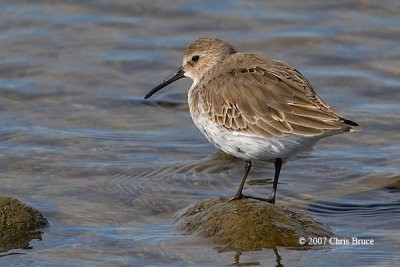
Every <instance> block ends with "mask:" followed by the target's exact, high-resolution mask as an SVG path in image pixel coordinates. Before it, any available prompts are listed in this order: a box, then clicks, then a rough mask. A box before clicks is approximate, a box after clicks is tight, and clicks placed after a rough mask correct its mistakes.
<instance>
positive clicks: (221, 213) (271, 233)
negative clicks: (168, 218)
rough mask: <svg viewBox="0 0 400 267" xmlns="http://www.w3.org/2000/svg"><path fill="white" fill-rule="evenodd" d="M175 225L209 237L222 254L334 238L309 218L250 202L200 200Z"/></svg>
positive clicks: (245, 200)
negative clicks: (302, 240)
mask: <svg viewBox="0 0 400 267" xmlns="http://www.w3.org/2000/svg"><path fill="white" fill-rule="evenodd" d="M176 222H177V225H178V228H179V229H180V230H182V231H184V232H186V233H188V234H197V235H200V236H203V237H206V238H210V239H211V240H212V241H213V242H215V243H216V244H217V245H218V246H219V247H218V248H219V250H223V251H227V250H235V251H250V250H260V249H262V248H274V247H276V246H284V247H301V245H300V244H299V238H300V237H305V238H307V237H329V236H332V235H333V233H332V231H331V230H330V229H329V227H327V226H325V225H323V224H322V223H320V222H318V221H316V220H314V219H313V218H311V217H310V216H307V215H305V214H303V213H298V212H293V211H291V210H289V209H287V208H284V207H282V206H280V205H279V204H276V205H272V204H270V203H266V202H261V201H257V200H251V199H242V200H238V201H231V202H228V201H226V200H203V201H199V202H197V203H195V204H194V205H192V206H190V207H188V208H186V209H184V210H182V211H180V212H179V213H178V214H177V217H176Z"/></svg>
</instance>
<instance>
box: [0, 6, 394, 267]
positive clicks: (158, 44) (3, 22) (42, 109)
mask: <svg viewBox="0 0 400 267" xmlns="http://www.w3.org/2000/svg"><path fill="white" fill-rule="evenodd" d="M398 14H400V5H399V3H398V1H384V2H374V1H361V0H360V1H323V2H322V1H306V2H304V1H301V2H299V1H284V2H281V1H268V3H267V2H264V1H255V0H253V1H218V2H212V1H174V2H165V1H127V0H118V1H2V2H1V3H0V41H1V45H0V125H1V126H0V148H1V150H0V151H1V152H0V171H1V179H0V195H2V196H11V197H15V198H18V199H20V200H22V201H23V202H25V203H27V204H30V205H32V206H34V207H36V208H38V209H39V210H40V211H42V212H43V213H44V215H45V217H46V218H47V219H48V220H49V222H50V224H51V226H50V227H49V228H47V229H45V230H44V235H43V239H42V240H41V241H39V240H33V241H31V247H32V249H30V250H21V249H15V250H12V251H8V252H5V253H3V254H1V256H2V257H0V263H1V265H2V266H7V265H31V266H34V265H37V266H44V265H49V266H54V265H62V266H76V265H81V266H110V265H117V266H131V265H133V266H143V265H153V266H154V265H174V266H185V265H198V266H204V265H219V266H223V265H230V264H232V265H248V266H254V265H261V266H274V265H278V264H282V265H284V266H302V265H304V266H309V265H313V266H337V265H363V266H368V265H369V266H396V265H399V264H400V253H399V251H400V234H399V228H400V227H399V223H398V222H399V219H400V198H399V193H400V189H399V188H400V160H399V159H400V131H399V130H400V108H399V100H400V90H399V89H400V48H399V42H400V39H399V36H400V17H399V15H398ZM203 35H213V36H217V37H219V38H222V39H225V40H227V41H229V42H231V43H232V44H233V45H234V46H235V47H236V48H237V50H239V51H247V52H254V53H258V54H262V55H264V56H268V57H272V58H276V59H280V60H283V61H286V62H289V63H290V64H292V65H294V66H296V67H297V68H298V69H299V70H300V71H301V72H302V73H303V74H305V76H307V77H308V78H309V80H310V81H311V84H312V85H313V87H314V88H315V89H316V91H317V92H318V93H319V95H320V96H321V97H322V98H323V99H324V100H326V102H328V103H329V104H330V105H331V106H333V107H334V108H335V109H336V110H338V111H339V112H340V113H342V114H344V115H346V116H348V117H349V118H351V119H353V120H355V121H357V122H358V123H359V124H360V125H361V128H362V129H363V131H362V132H358V133H353V134H346V135H340V136H335V137H331V138H327V139H324V140H322V141H321V142H319V143H318V144H317V145H316V146H315V147H314V149H313V150H312V151H310V152H307V153H304V154H301V155H298V156H296V157H295V158H294V159H293V160H292V161H290V162H288V163H287V164H285V165H284V167H283V170H282V173H281V183H280V185H279V190H278V200H277V201H278V202H282V203H287V204H289V205H290V206H291V208H292V209H294V210H303V211H304V212H306V213H307V214H309V215H311V216H313V217H314V218H315V219H317V220H320V221H322V222H323V223H325V224H327V225H329V226H330V227H331V228H332V229H333V230H334V231H335V233H337V234H338V235H341V236H347V237H349V238H351V237H352V236H355V237H358V238H373V239H374V240H375V244H374V245H370V246H367V245H364V246H327V247H323V248H322V247H318V246H316V247H313V249H309V250H293V249H289V248H282V247H278V248H276V249H275V250H263V251H253V252H245V253H241V254H240V253H235V252H225V253H218V252H217V250H216V249H214V247H215V245H214V244H211V243H209V242H208V241H207V240H203V239H200V238H196V237H193V236H186V235H183V234H182V233H180V232H178V231H177V230H175V228H174V224H173V222H172V220H171V218H172V217H173V216H174V213H175V212H176V211H178V210H180V209H181V208H184V207H186V206H188V205H189V204H191V203H194V202H196V201H198V200H201V199H209V198H216V197H219V196H221V195H223V196H230V195H233V194H234V192H235V190H236V189H237V186H238V183H239V180H240V177H241V174H242V167H241V164H242V162H241V161H240V160H237V159H233V158H231V157H227V156H226V155H224V154H222V153H220V152H218V151H217V150H216V149H215V148H214V147H213V146H212V145H211V144H209V143H208V142H207V141H206V139H205V138H204V137H203V136H202V135H201V134H200V132H199V131H198V130H197V129H196V128H195V126H194V124H193V123H192V121H191V118H190V116H189V114H188V107H187V104H186V92H187V89H188V87H189V86H190V81H189V80H186V81H184V80H181V81H179V82H177V83H175V84H174V85H172V86H170V87H168V88H167V89H164V90H163V91H161V92H160V93H158V94H157V95H155V96H154V98H152V99H150V101H144V100H143V96H144V95H145V94H146V93H147V92H148V91H149V89H151V88H152V86H154V85H156V84H157V82H159V81H161V80H162V79H163V78H164V77H166V76H167V75H168V74H170V73H171V72H172V71H173V70H175V69H176V67H178V65H179V64H180V63H181V57H182V54H183V50H184V48H185V47H186V45H187V44H188V43H190V42H191V41H193V40H194V39H196V38H198V37H199V36H203ZM272 175H273V166H272V164H267V165H266V166H256V167H255V168H254V169H253V171H252V172H251V174H250V176H249V178H250V179H249V183H248V184H247V186H246V190H247V191H251V193H252V194H254V195H256V194H263V193H264V194H265V192H268V191H269V190H270V186H271V177H272ZM252 181H253V182H252Z"/></svg>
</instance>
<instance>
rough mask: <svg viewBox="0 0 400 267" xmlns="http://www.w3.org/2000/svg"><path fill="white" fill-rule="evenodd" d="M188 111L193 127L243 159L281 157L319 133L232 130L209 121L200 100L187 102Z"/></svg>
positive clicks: (299, 147) (224, 149)
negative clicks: (264, 134) (257, 133)
mask: <svg viewBox="0 0 400 267" xmlns="http://www.w3.org/2000/svg"><path fill="white" fill-rule="evenodd" d="M190 93H191V90H190V91H189V103H193V102H190ZM190 114H191V116H192V119H193V121H194V123H195V124H196V126H197V128H199V129H200V131H201V132H202V133H203V134H204V135H205V136H206V137H207V139H208V140H209V141H210V142H211V143H213V144H214V145H215V146H216V147H217V148H219V149H221V150H222V151H224V152H225V153H228V154H231V155H233V156H235V157H238V158H241V159H244V160H271V159H276V158H283V159H285V158H288V157H289V156H290V155H292V154H294V153H295V152H296V151H299V150H302V149H303V148H305V147H310V146H312V145H313V144H314V143H315V142H316V141H318V140H319V139H320V138H321V137H323V136H317V137H315V136H313V137H310V136H303V135H294V134H286V135H283V136H281V137H275V138H265V137H260V136H255V135H244V134H242V133H238V132H233V131H230V130H228V129H226V128H225V127H224V126H221V125H217V124H215V123H214V122H212V121H211V120H210V119H209V118H208V115H207V114H206V113H205V111H204V108H203V103H201V101H199V102H198V106H197V107H194V106H190Z"/></svg>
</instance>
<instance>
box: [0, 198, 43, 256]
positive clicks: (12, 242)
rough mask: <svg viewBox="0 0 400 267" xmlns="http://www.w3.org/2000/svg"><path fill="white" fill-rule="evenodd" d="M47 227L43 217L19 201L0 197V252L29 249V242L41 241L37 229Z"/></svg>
mask: <svg viewBox="0 0 400 267" xmlns="http://www.w3.org/2000/svg"><path fill="white" fill-rule="evenodd" d="M46 225H48V222H47V220H46V219H45V218H44V217H43V215H42V214H41V213H40V212H39V211H38V210H37V209H34V208H32V207H29V206H27V205H25V204H23V203H21V202H20V201H18V200H16V199H13V198H9V197H0V252H4V251H8V250H10V249H16V248H29V241H31V240H32V239H41V236H42V232H40V231H37V229H39V228H41V227H44V226H46Z"/></svg>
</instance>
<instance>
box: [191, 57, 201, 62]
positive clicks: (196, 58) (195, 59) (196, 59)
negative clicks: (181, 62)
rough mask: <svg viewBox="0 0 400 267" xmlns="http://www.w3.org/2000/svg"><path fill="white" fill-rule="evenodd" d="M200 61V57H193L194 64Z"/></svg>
mask: <svg viewBox="0 0 400 267" xmlns="http://www.w3.org/2000/svg"><path fill="white" fill-rule="evenodd" d="M199 59H200V57H199V56H193V57H192V61H193V62H196V61H198V60H199Z"/></svg>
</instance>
